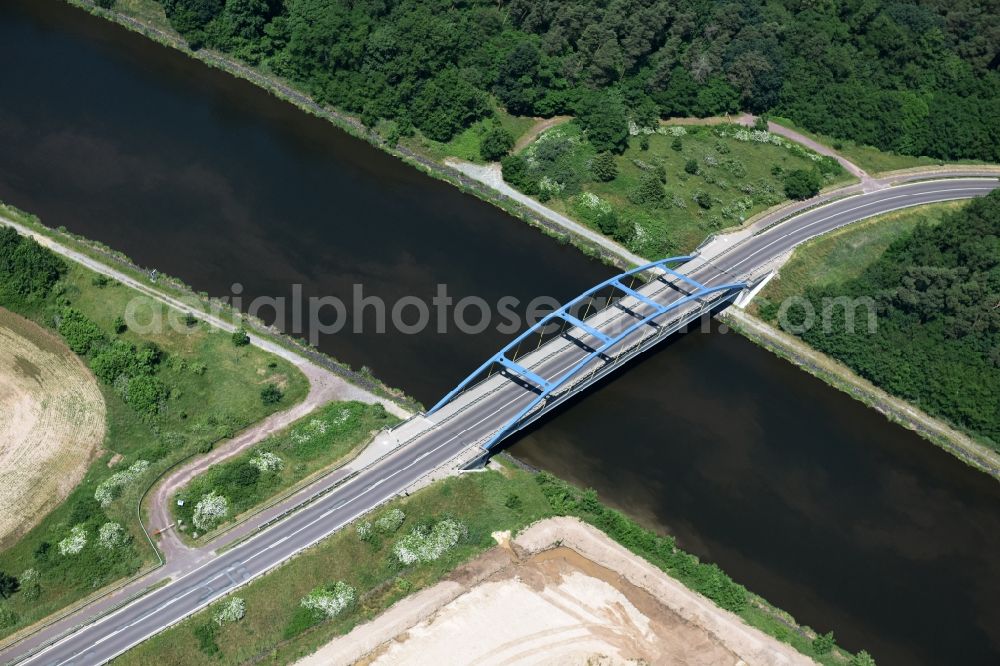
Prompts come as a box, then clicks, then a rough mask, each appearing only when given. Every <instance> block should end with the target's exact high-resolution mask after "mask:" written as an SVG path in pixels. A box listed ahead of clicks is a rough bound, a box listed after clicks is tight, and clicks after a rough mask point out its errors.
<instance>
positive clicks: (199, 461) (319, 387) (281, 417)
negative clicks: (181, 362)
mask: <svg viewBox="0 0 1000 666" xmlns="http://www.w3.org/2000/svg"><path fill="white" fill-rule="evenodd" d="M0 224H5V225H8V226H11V227H14V228H15V229H16V230H17V231H18V232H19V233H21V234H22V235H25V236H30V237H32V238H34V239H35V240H36V241H38V243H39V244H41V245H44V246H45V247H47V248H49V249H50V250H52V251H53V252H55V253H56V254H59V255H62V256H64V257H66V258H67V259H71V260H72V261H75V262H77V263H79V264H82V265H84V266H86V267H87V268H89V269H90V270H93V271H95V272H97V273H100V274H102V275H106V276H108V277H110V278H113V279H115V280H117V281H119V282H121V283H122V284H125V285H128V286H129V287H131V288H132V289H135V290H136V291H138V292H141V293H142V294H144V295H146V296H148V297H150V298H152V299H155V300H157V301H159V302H161V303H164V304H165V305H168V306H170V307H173V308H176V309H177V310H179V311H181V312H187V311H188V310H189V309H190V308H189V307H188V306H187V305H185V304H184V303H183V302H181V301H180V300H178V299H176V298H174V297H172V296H169V295H167V294H164V293H163V292H161V291H159V290H158V289H155V288H153V287H151V286H150V285H149V284H147V283H145V282H143V281H141V280H138V279H136V278H134V277H132V276H131V275H128V274H127V273H124V272H122V271H119V270H116V269H114V268H112V267H110V266H108V265H107V264H104V263H103V262H101V261H98V260H97V259H93V258H92V257H89V256H87V255H85V254H83V253H82V252H78V251H76V250H73V249H71V248H69V247H66V246H65V245H62V244H61V243H59V242H57V241H55V240H53V239H52V238H50V237H48V236H46V235H44V234H41V233H39V232H37V231H35V230H34V229H31V228H30V227H27V226H25V225H23V224H19V223H18V222H15V221H13V220H11V219H9V218H7V217H4V216H0ZM199 317H200V318H201V319H202V320H203V321H205V322H207V323H208V324H210V325H212V326H215V327H217V328H220V329H222V330H225V331H229V332H231V331H233V330H235V328H236V327H235V326H234V325H233V323H232V322H230V321H227V320H226V319H224V318H222V317H219V316H216V315H213V314H210V313H207V312H206V313H201V314H200V315H199ZM250 342H251V344H253V345H255V346H256V347H259V348H260V349H262V350H264V351H266V352H269V353H271V354H274V355H276V356H280V357H281V358H283V359H285V360H287V361H289V362H291V363H292V364H294V365H295V366H296V367H297V368H298V369H299V370H300V371H301V372H302V374H304V375H305V376H306V379H307V380H308V381H309V392H308V394H307V395H306V397H305V399H303V400H302V401H301V402H299V403H298V404H296V405H293V406H292V407H289V408H288V409H286V410H285V411H283V412H278V413H275V414H272V415H271V416H269V417H267V418H266V419H264V420H263V421H261V422H259V423H257V424H255V425H253V426H251V427H249V428H247V429H245V430H243V431H242V432H240V433H239V434H238V435H237V436H236V437H233V438H232V439H229V440H227V441H225V442H221V443H219V444H218V445H216V446H215V447H214V448H213V449H212V451H211V452H210V453H208V454H207V455H205V456H200V457H198V458H195V459H194V460H192V461H190V462H188V463H186V464H184V465H182V466H181V467H179V468H178V469H176V470H175V471H173V472H172V473H170V474H169V475H168V476H167V477H166V478H165V479H164V480H163V481H162V482H160V483H159V484H158V485H157V487H156V489H155V490H154V491H153V493H152V495H151V497H152V500H151V507H150V522H151V525H150V528H151V529H150V531H154V530H158V529H163V528H165V527H167V526H168V525H170V523H171V522H172V519H171V516H170V509H169V506H168V502H169V500H170V498H171V497H172V496H173V494H174V493H176V492H177V490H179V489H180V488H181V487H182V486H183V485H184V484H185V483H187V482H188V481H189V480H190V479H192V478H193V477H194V476H196V475H197V474H199V473H201V472H202V471H204V470H205V469H207V468H208V467H209V466H210V465H213V464H215V463H218V462H221V461H223V460H226V459H228V458H231V457H233V456H235V455H236V454H238V453H240V452H241V451H244V450H246V449H247V448H249V447H250V446H253V445H254V444H256V443H257V442H260V441H262V440H263V439H264V438H266V437H267V436H268V435H271V434H272V433H274V432H276V431H278V430H280V429H282V428H284V427H287V426H289V425H291V424H292V423H294V422H295V421H297V420H298V419H300V418H302V417H303V416H305V415H307V414H309V413H310V412H312V411H313V410H315V409H316V408H318V407H320V406H322V405H324V404H326V403H328V402H331V401H333V400H358V401H361V402H367V403H377V402H379V403H382V405H383V406H384V407H385V408H386V410H387V411H389V412H390V413H392V414H395V415H396V416H398V417H400V418H404V419H405V418H408V417H409V416H410V415H411V414H410V413H409V412H408V411H407V410H405V409H403V408H402V407H400V406H399V405H397V404H396V403H395V402H393V401H391V400H385V399H382V398H380V397H379V396H377V395H375V394H374V393H371V392H369V391H366V390H364V389H362V388H360V387H358V386H355V385H354V384H351V383H350V382H348V381H346V380H345V379H343V378H342V377H340V376H338V375H335V374H334V373H332V372H330V371H329V370H327V369H325V368H323V367H321V366H319V365H317V364H316V363H313V362H312V361H311V360H309V359H308V358H305V357H303V356H301V355H299V354H298V353H296V352H295V351H293V350H291V349H288V348H286V347H283V346H281V345H279V344H277V343H275V342H272V341H270V340H268V339H265V338H261V337H259V336H256V335H251V336H250ZM160 546H161V548H162V550H163V552H164V554H165V555H166V556H167V559H168V560H169V559H171V557H173V556H175V555H177V554H179V553H182V552H184V551H189V550H191V548H190V547H189V546H187V545H185V544H184V543H183V542H181V540H180V539H179V538H178V537H177V535H176V534H174V533H173V531H172V530H168V531H166V532H164V533H163V534H162V536H161V538H160Z"/></svg>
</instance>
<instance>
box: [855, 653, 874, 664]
mask: <svg viewBox="0 0 1000 666" xmlns="http://www.w3.org/2000/svg"><path fill="white" fill-rule="evenodd" d="M851 666H875V660H874V659H873V658H872V656H871V655H870V654H868V653H867V652H865V651H864V650H862V651H861V652H859V653H857V654H856V655H854V656H853V657H851Z"/></svg>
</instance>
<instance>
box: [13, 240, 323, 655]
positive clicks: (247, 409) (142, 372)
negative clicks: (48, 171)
mask: <svg viewBox="0 0 1000 666" xmlns="http://www.w3.org/2000/svg"><path fill="white" fill-rule="evenodd" d="M4 229H5V228H4ZM0 231H3V229H0ZM7 231H9V232H11V233H13V232H12V230H9V229H8V230H7ZM21 242H22V245H21V248H20V249H18V250H16V251H14V253H13V254H14V255H15V256H18V257H21V258H22V259H23V258H24V257H28V259H24V260H23V261H22V260H21V259H19V260H16V261H14V262H11V263H9V264H7V265H6V266H3V267H2V268H0V272H3V271H7V272H8V273H9V275H8V274H6V273H4V274H3V277H4V279H5V280H6V281H7V283H8V284H12V285H15V286H16V285H18V284H29V285H34V286H33V287H31V288H30V289H28V291H27V292H24V291H21V292H18V291H15V290H4V289H0V305H2V306H4V307H8V308H9V309H11V310H13V311H15V312H18V313H19V314H22V315H24V316H26V317H27V318H29V319H31V320H33V321H35V322H37V323H39V324H40V325H42V326H45V327H50V328H52V327H55V328H56V329H57V331H58V332H59V334H60V335H61V336H62V337H63V339H65V340H66V342H67V343H68V344H69V346H70V347H71V348H72V349H73V350H74V351H76V352H77V353H78V354H79V355H80V356H81V358H82V359H83V360H84V362H85V363H87V364H88V365H89V366H90V367H91V368H93V369H94V370H95V374H96V375H97V376H98V378H99V380H100V388H101V392H102V394H103V396H104V400H105V403H106V406H107V432H106V437H105V440H104V444H103V449H104V450H103V452H102V454H101V455H100V456H99V458H98V459H97V460H96V461H95V462H94V463H93V464H92V465H91V466H90V468H89V469H88V471H87V473H86V475H85V476H84V478H83V481H82V482H81V483H80V484H79V485H78V486H77V487H76V489H75V490H73V492H71V493H70V494H69V496H68V497H67V499H66V501H65V502H63V503H62V504H61V505H60V506H59V507H58V508H56V509H54V510H53V511H52V512H51V513H50V514H49V515H47V516H46V517H45V518H44V519H43V520H42V521H41V522H40V523H39V524H38V525H37V526H36V527H34V528H33V529H32V530H30V531H29V532H27V533H26V534H25V535H24V536H23V537H22V538H21V539H20V540H19V541H18V542H17V543H16V544H15V545H13V546H11V547H10V548H8V549H6V550H5V551H3V552H2V553H0V571H5V572H7V573H10V574H13V575H15V576H19V577H22V578H23V577H24V573H25V572H26V571H33V572H34V573H33V574H29V579H30V578H32V577H34V578H35V580H36V581H37V586H36V585H32V588H31V591H30V592H28V593H26V592H27V590H22V591H21V592H18V593H16V594H14V595H13V596H12V597H11V599H10V600H9V601H6V602H0V603H3V608H2V609H0V610H2V615H3V622H2V625H3V626H0V635H7V634H9V633H11V632H13V631H16V630H17V629H18V628H20V627H22V626H25V625H28V624H31V623H33V622H35V621H37V620H38V619H40V618H42V617H45V616H46V615H48V614H50V613H52V612H54V611H56V610H58V609H60V608H63V607H65V606H66V605H68V604H70V603H72V602H74V601H76V600H78V599H81V598H83V597H85V596H87V595H88V594H91V593H93V592H94V591H96V590H98V589H99V588H101V587H103V586H104V585H107V584H108V583H110V582H112V581H114V580H116V579H119V578H122V577H124V576H127V575H129V574H132V573H134V572H136V571H137V570H138V569H139V568H140V567H141V566H142V565H143V564H144V563H148V562H150V561H152V560H155V555H154V553H153V552H152V551H151V549H150V547H149V545H148V543H147V541H146V537H145V535H144V534H143V533H142V531H141V528H140V525H139V524H138V521H137V519H136V510H137V505H138V501H139V498H140V496H141V495H142V493H143V492H144V491H145V489H146V488H147V487H148V486H149V484H150V483H151V482H152V481H153V480H154V479H155V478H157V477H158V476H159V475H160V474H161V473H162V472H163V471H164V470H166V469H167V468H169V467H170V466H172V465H174V464H175V463H177V462H178V461H180V460H183V459H185V458H187V457H189V456H191V455H193V454H196V453H198V452H204V451H207V450H209V449H210V448H211V447H212V446H213V444H214V443H216V442H218V441H219V440H222V439H225V438H227V437H231V436H233V435H234V434H235V433H236V432H237V431H239V430H241V429H243V428H245V427H247V426H249V425H250V424H252V423H255V422H257V421H259V420H261V419H262V418H264V417H265V416H267V415H268V414H271V413H273V412H276V411H279V410H282V409H285V408H287V407H288V406H289V405H292V404H294V403H295V402H298V401H299V400H301V399H302V398H303V397H304V396H305V394H306V392H307V390H308V382H307V380H306V378H305V377H304V376H303V375H302V374H301V373H300V372H299V371H298V370H297V369H296V368H295V367H294V366H293V365H291V364H290V363H288V362H287V361H284V360H282V359H280V358H277V357H275V356H272V355H270V354H267V353H265V352H262V351H260V350H259V349H257V348H256V347H253V346H250V345H245V346H236V345H234V343H233V338H232V336H231V335H229V334H227V333H224V332H221V331H218V330H216V329H214V328H211V327H209V326H207V325H206V324H204V323H202V322H197V321H194V322H191V323H190V325H188V324H182V325H181V326H180V327H177V328H175V327H172V326H169V325H167V324H166V321H167V313H168V309H167V308H166V306H164V305H162V304H160V303H159V302H157V301H155V300H153V299H151V298H149V297H147V296H144V295H141V294H139V293H138V292H136V291H134V290H132V289H129V288H128V287H126V286H124V285H122V284H120V283H117V282H115V281H113V280H108V279H107V278H105V277H103V276H99V275H98V274H97V273H94V272H92V271H90V270H88V269H86V268H84V267H82V266H80V265H78V264H74V263H71V262H64V261H62V260H60V259H58V258H56V257H55V255H53V254H52V253H51V252H50V251H48V250H45V249H43V248H40V247H39V246H37V244H34V242H33V241H30V242H29V241H27V240H23V241H21ZM33 262H34V263H33ZM39 262H50V264H47V265H48V266H50V267H51V268H52V270H51V272H49V271H42V270H40V266H41V263H39ZM0 263H2V262H0ZM59 267H61V268H59ZM43 275H44V276H45V277H44V278H43ZM22 278H26V279H27V282H23V281H22ZM2 281H4V280H0V282H2ZM25 294H27V295H25ZM127 310H129V311H131V312H133V313H134V314H135V320H136V321H137V322H141V323H147V322H150V321H151V320H152V319H153V318H162V320H163V321H164V326H162V327H161V328H160V329H159V330H157V331H156V332H149V333H142V334H139V333H136V332H135V331H133V330H127V329H126V330H122V327H121V325H122V322H121V321H119V318H124V317H126V311H127ZM174 318H175V319H177V320H180V319H182V317H181V316H180V315H179V313H175V316H174ZM57 322H58V324H57ZM269 384H274V385H275V386H277V387H279V388H280V390H281V391H282V393H283V397H282V398H281V399H280V401H278V402H277V403H273V404H266V403H265V401H263V400H262V396H261V391H262V389H263V388H264V387H265V386H267V385H269ZM110 523H117V524H118V525H120V526H122V527H123V528H124V534H119V535H118V537H116V538H111V537H112V536H114V535H113V534H112V532H114V531H115V530H117V529H118V528H106V527H105V526H106V525H108V524H110ZM101 528H105V529H106V532H107V533H106V534H104V533H102V532H100V530H101ZM74 530H75V531H74ZM101 534H104V538H103V539H102V537H101V536H100V535H101ZM81 543H82V544H83V545H82V546H81V547H80V548H79V550H78V552H75V553H74V552H70V551H73V550H75V548H76V546H78V545H80V544H81ZM64 551H66V553H65V554H64Z"/></svg>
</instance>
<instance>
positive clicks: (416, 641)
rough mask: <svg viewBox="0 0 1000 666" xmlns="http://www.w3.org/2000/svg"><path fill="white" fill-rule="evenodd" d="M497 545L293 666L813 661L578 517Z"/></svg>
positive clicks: (704, 665) (705, 665)
mask: <svg viewBox="0 0 1000 666" xmlns="http://www.w3.org/2000/svg"><path fill="white" fill-rule="evenodd" d="M500 540H501V541H504V543H503V545H502V546H500V547H498V548H496V549H494V550H492V551H490V552H488V553H486V554H485V555H483V556H482V557H480V558H479V559H477V560H475V561H473V562H471V563H469V564H467V565H465V566H463V567H461V568H460V569H459V570H457V571H456V572H454V573H453V574H452V576H451V577H450V580H447V581H443V582H441V583H439V584H438V585H435V586H433V587H431V588H429V589H427V590H423V591H421V592H419V593H417V594H415V595H412V596H411V597H408V598H406V599H404V600H402V601H400V602H399V603H397V604H396V605H395V606H393V607H392V608H391V609H389V610H388V611H387V612H386V613H384V614H383V615H382V616H380V617H379V618H377V619H376V620H374V621H372V622H370V623H368V624H365V625H361V626H359V627H357V628H355V629H354V630H353V631H352V632H351V633H350V634H348V635H347V636H343V637H341V638H338V639H336V640H334V641H332V642H331V643H329V644H327V645H326V646H324V647H323V648H321V649H320V650H319V651H318V652H317V653H315V654H313V655H311V656H310V657H307V658H306V659H303V660H302V661H300V662H299V664H300V666H318V665H320V664H323V665H327V664H350V663H361V664H373V665H374V664H377V665H379V666H388V665H395V664H417V663H419V664H481V665H500V664H600V665H611V664H684V665H686V666H709V665H712V666H715V665H727V664H732V665H738V664H748V665H754V664H762V665H763V664H767V665H772V664H773V665H779V664H782V665H783V664H812V663H813V662H812V661H811V660H810V659H808V658H806V657H804V656H803V655H801V654H799V653H798V652H796V651H795V650H794V649H793V648H791V647H789V646H787V645H785V644H783V643H780V642H778V641H776V640H774V639H772V638H770V637H769V636H766V635H765V634H763V633H761V632H760V631H758V630H756V629H754V628H752V627H750V626H748V625H746V624H745V623H744V622H743V621H742V620H741V619H740V618H739V617H737V616H735V615H733V614H731V613H729V612H727V611H724V610H722V609H720V608H718V607H716V606H715V605H714V604H713V603H712V602H710V601H708V600H707V599H705V598H704V597H701V596H700V595H698V594H696V593H694V592H691V591H690V590H688V589H687V588H685V587H684V586H683V585H681V584H680V583H678V582H677V581H675V580H673V579H672V578H670V577H668V576H666V575H665V574H663V573H662V572H660V571H659V570H658V569H656V568H655V567H652V566H651V565H649V564H648V563H646V562H645V561H644V560H642V559H641V558H638V557H636V556H634V555H633V554H631V553H629V552H628V551H627V550H625V549H624V548H622V547H621V546H619V545H618V544H616V543H614V542H613V541H611V540H610V539H608V538H607V537H606V536H605V535H604V534H603V533H601V532H600V531H599V530H596V529H594V528H592V527H590V526H589V525H585V524H583V523H581V522H579V521H577V520H575V519H571V518H555V519H550V520H546V521H542V522H541V523H538V524H536V525H534V526H532V527H531V528H529V529H528V530H526V531H525V532H524V533H522V534H521V535H520V536H519V537H518V538H517V539H515V540H514V541H512V542H507V541H505V540H504V539H502V538H501V539H500Z"/></svg>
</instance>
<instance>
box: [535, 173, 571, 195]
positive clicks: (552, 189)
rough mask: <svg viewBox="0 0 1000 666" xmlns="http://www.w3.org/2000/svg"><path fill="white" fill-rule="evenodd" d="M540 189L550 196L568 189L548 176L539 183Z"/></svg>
mask: <svg viewBox="0 0 1000 666" xmlns="http://www.w3.org/2000/svg"><path fill="white" fill-rule="evenodd" d="M538 189H540V190H541V191H542V192H546V193H548V194H550V195H556V194H559V193H560V192H562V191H563V190H564V189H566V185H564V184H563V183H560V182H559V181H557V180H553V179H552V178H549V177H548V176H542V177H541V178H540V179H539V181H538Z"/></svg>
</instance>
